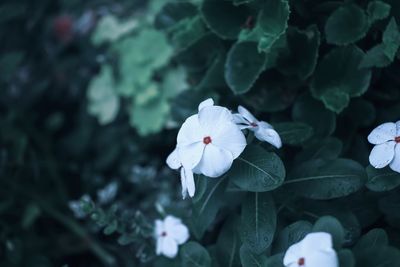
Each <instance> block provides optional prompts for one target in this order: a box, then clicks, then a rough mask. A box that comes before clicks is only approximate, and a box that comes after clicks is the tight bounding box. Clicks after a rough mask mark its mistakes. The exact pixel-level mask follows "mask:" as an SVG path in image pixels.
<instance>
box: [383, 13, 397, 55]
mask: <svg viewBox="0 0 400 267" xmlns="http://www.w3.org/2000/svg"><path fill="white" fill-rule="evenodd" d="M382 41H383V46H384V50H383V52H384V53H385V55H386V56H387V57H388V58H389V59H390V60H391V61H393V60H394V58H395V56H396V53H397V50H398V49H399V46H400V32H399V28H398V26H397V23H396V20H395V19H394V18H392V19H391V20H390V21H389V24H388V25H387V26H386V29H385V31H384V32H383V37H382Z"/></svg>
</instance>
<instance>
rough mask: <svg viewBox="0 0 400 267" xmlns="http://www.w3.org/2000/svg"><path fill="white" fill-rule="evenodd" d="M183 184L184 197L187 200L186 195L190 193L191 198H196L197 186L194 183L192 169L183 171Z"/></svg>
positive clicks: (183, 169)
mask: <svg viewBox="0 0 400 267" xmlns="http://www.w3.org/2000/svg"><path fill="white" fill-rule="evenodd" d="M181 182H182V197H183V199H185V198H186V194H187V193H189V196H190V197H193V196H194V193H195V192H196V186H195V183H194V177H193V172H192V170H190V169H185V168H183V167H182V169H181Z"/></svg>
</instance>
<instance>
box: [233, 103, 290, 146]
mask: <svg viewBox="0 0 400 267" xmlns="http://www.w3.org/2000/svg"><path fill="white" fill-rule="evenodd" d="M238 111H239V114H234V118H235V122H236V124H238V125H239V127H240V129H242V130H243V129H249V130H250V131H253V132H254V135H255V137H256V138H257V139H258V140H260V141H265V142H268V143H270V144H271V145H273V146H274V147H276V148H280V147H281V146H282V141H281V138H280V137H279V134H278V133H277V132H276V131H275V130H274V128H273V127H272V126H271V125H270V124H269V123H267V122H265V121H259V120H257V119H256V117H254V116H253V114H251V113H250V111H248V110H247V109H245V108H244V107H242V106H239V107H238Z"/></svg>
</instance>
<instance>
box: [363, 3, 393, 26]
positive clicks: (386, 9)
mask: <svg viewBox="0 0 400 267" xmlns="http://www.w3.org/2000/svg"><path fill="white" fill-rule="evenodd" d="M367 13H368V16H369V20H370V22H371V23H372V22H374V21H377V20H381V19H385V18H387V17H388V16H389V14H390V5H388V4H386V3H385V2H383V1H372V2H369V3H368V8H367Z"/></svg>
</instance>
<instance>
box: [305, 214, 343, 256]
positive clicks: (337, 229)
mask: <svg viewBox="0 0 400 267" xmlns="http://www.w3.org/2000/svg"><path fill="white" fill-rule="evenodd" d="M312 231H313V232H325V233H329V234H331V236H332V242H333V246H334V248H335V249H339V248H341V247H342V245H343V242H344V234H345V233H344V229H343V226H342V224H341V223H340V222H339V221H338V220H337V219H336V218H335V217H332V216H324V217H321V218H319V219H318V220H317V221H316V222H315V224H314V227H313V229H312Z"/></svg>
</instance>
